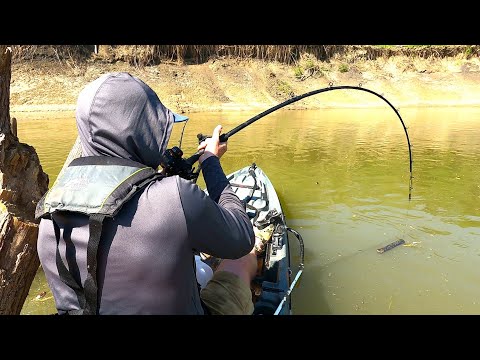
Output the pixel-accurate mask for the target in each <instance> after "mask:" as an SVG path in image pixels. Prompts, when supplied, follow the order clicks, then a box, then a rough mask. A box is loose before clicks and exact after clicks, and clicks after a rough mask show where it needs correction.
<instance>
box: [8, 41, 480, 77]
mask: <svg viewBox="0 0 480 360" xmlns="http://www.w3.org/2000/svg"><path fill="white" fill-rule="evenodd" d="M12 50H13V60H14V61H19V60H20V61H22V60H34V59H48V58H51V59H56V60H58V61H62V60H70V61H75V62H82V61H92V60H93V61H105V62H116V61H124V62H127V63H129V64H130V65H135V66H148V65H157V64H159V63H162V62H177V63H179V64H200V63H204V62H207V61H208V60H210V59H212V58H222V57H230V58H241V59H260V60H268V61H278V62H281V63H284V64H296V63H297V62H298V61H299V60H300V59H301V58H302V56H303V55H304V54H309V55H310V56H312V57H313V58H315V59H316V60H319V61H329V60H330V59H332V58H339V57H346V58H348V59H350V60H374V59H377V58H379V57H391V56H401V55H404V56H413V57H420V58H431V57H438V58H443V57H449V56H458V55H462V56H464V57H465V58H470V57H472V56H478V55H479V54H480V46H479V45H15V46H13V48H12ZM344 69H346V68H345V67H344ZM317 70H318V69H317ZM341 71H342V70H341ZM299 76H301V74H299Z"/></svg>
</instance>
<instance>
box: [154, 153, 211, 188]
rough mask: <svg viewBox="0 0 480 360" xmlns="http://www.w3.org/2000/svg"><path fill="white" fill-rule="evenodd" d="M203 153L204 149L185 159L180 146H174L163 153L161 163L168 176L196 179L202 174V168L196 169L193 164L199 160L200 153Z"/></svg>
mask: <svg viewBox="0 0 480 360" xmlns="http://www.w3.org/2000/svg"><path fill="white" fill-rule="evenodd" d="M202 154H203V150H201V151H198V152H196V153H195V154H193V155H192V156H190V157H189V158H187V159H184V158H183V157H182V156H183V151H182V150H181V149H180V148H179V147H178V146H174V147H172V148H171V149H167V150H165V152H164V153H163V155H162V160H161V161H160V165H161V166H162V168H164V169H165V175H166V176H173V175H178V176H180V177H181V178H184V179H187V180H194V181H196V180H197V178H198V175H199V174H200V168H199V169H198V170H197V171H195V168H194V167H193V164H195V163H196V162H197V161H198V159H199V158H200V155H202Z"/></svg>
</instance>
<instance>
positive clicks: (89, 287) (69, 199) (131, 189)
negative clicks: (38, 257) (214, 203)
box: [35, 156, 164, 315]
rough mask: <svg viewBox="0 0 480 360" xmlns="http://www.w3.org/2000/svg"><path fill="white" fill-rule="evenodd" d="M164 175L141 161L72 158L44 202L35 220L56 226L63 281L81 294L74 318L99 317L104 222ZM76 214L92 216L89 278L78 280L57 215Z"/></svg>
mask: <svg viewBox="0 0 480 360" xmlns="http://www.w3.org/2000/svg"><path fill="white" fill-rule="evenodd" d="M163 177H164V175H162V174H160V173H159V172H157V171H156V170H155V169H153V168H151V167H148V166H145V165H143V164H140V163H138V162H135V161H132V160H127V159H120V158H114V157H107V156H88V157H80V158H77V159H75V160H73V161H72V162H71V163H70V165H69V166H68V167H67V168H66V169H65V171H64V172H63V174H61V175H60V177H59V178H57V180H56V181H55V184H54V185H53V186H52V188H51V189H50V190H49V191H48V192H47V193H46V194H45V195H44V196H43V197H42V198H41V199H40V201H39V202H38V204H37V208H36V211H35V218H37V219H40V218H47V219H51V220H52V222H53V226H54V230H55V238H56V242H57V245H56V259H55V261H56V265H57V269H58V273H59V275H60V278H61V280H62V281H63V282H64V283H65V284H66V285H67V286H69V287H70V288H71V289H72V290H73V291H74V292H75V294H76V295H77V298H78V302H79V304H80V309H79V310H72V311H69V312H68V314H69V315H82V314H83V315H95V314H98V311H99V306H98V303H99V302H98V300H99V299H98V287H97V251H98V245H99V243H100V237H101V234H102V226H103V220H104V219H105V218H112V217H114V216H115V215H116V214H117V213H118V212H119V211H120V209H121V208H122V206H123V205H124V204H125V203H126V202H127V201H129V200H130V199H131V198H132V197H133V196H134V195H135V194H136V193H138V192H139V191H141V190H143V189H144V188H145V187H146V186H147V185H148V184H150V183H151V182H153V181H156V180H160V179H162V178H163ZM57 212H74V213H80V214H84V215H87V216H88V217H89V231H90V235H89V239H88V244H87V271H88V273H87V278H86V280H85V282H84V283H83V284H81V283H79V282H77V280H75V278H74V277H73V275H72V273H71V272H70V271H69V270H68V269H67V267H66V266H65V264H64V263H63V260H62V258H61V256H60V251H59V247H58V246H59V242H60V228H59V226H58V224H57V223H56V222H55V219H54V217H53V216H52V215H53V214H55V213H57Z"/></svg>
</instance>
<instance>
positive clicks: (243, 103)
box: [10, 54, 480, 114]
mask: <svg viewBox="0 0 480 360" xmlns="http://www.w3.org/2000/svg"><path fill="white" fill-rule="evenodd" d="M347 58H348V54H347V55H346V57H343V58H338V59H334V60H330V61H328V62H321V61H316V62H312V61H313V60H311V59H310V60H308V61H310V63H309V64H311V63H313V64H314V66H315V67H314V68H315V69H316V70H315V72H312V73H311V75H310V76H308V77H302V78H299V76H298V69H299V67H301V66H302V64H301V63H299V64H296V65H286V64H282V63H278V62H274V61H264V60H253V59H238V58H223V59H213V60H209V61H207V62H205V63H202V64H197V65H178V64H171V63H162V64H158V65H153V66H145V67H135V66H132V65H129V64H128V63H125V62H121V61H119V62H115V63H105V62H88V63H78V64H73V65H72V64H70V63H61V62H58V61H49V60H35V61H26V62H18V63H13V64H12V78H11V87H10V111H11V112H13V113H18V114H22V113H23V114H25V113H33V112H68V111H75V109H76V102H77V98H78V94H79V93H80V91H81V90H82V89H83V87H84V86H85V85H86V84H88V83H89V82H90V81H93V80H94V79H96V78H98V77H99V76H101V75H102V74H104V73H107V72H117V71H126V72H129V73H131V74H132V75H134V76H137V77H139V78H140V79H141V80H143V81H144V82H145V83H147V84H148V85H149V86H150V87H151V88H152V89H153V90H154V91H155V92H156V93H157V94H158V96H159V98H160V100H161V101H162V103H163V104H164V105H165V106H166V107H168V108H169V109H171V110H173V111H175V112H178V113H198V112H227V111H250V112H251V111H265V110H267V109H269V108H271V107H274V106H276V105H278V104H280V103H282V102H284V101H286V100H288V99H291V98H292V97H294V96H299V95H301V94H305V93H308V92H310V91H314V90H317V89H322V88H327V87H329V86H330V85H331V84H333V85H334V86H341V85H355V86H358V85H359V84H361V87H363V88H365V89H369V90H372V91H375V92H377V93H378V94H381V95H382V96H383V97H385V98H386V99H387V100H388V101H389V102H390V103H391V104H392V105H393V106H394V107H396V108H415V107H421V108H424V107H478V106H480V59H479V58H477V57H472V58H468V59H467V58H462V57H461V56H457V57H450V58H436V59H424V58H414V57H405V56H392V57H389V58H378V59H375V60H362V61H359V60H354V61H351V62H350V63H348V62H347V60H346V59H347ZM309 66H310V65H309ZM304 67H305V66H304ZM384 106H388V105H387V104H385V103H384V101H383V100H381V99H379V98H378V97H376V96H374V95H373V94H369V93H367V92H361V91H352V90H338V91H332V92H323V93H321V94H317V95H314V96H310V97H307V98H304V99H302V100H299V101H298V102H295V103H293V104H290V105H287V106H286V107H285V108H284V109H288V110H322V109H335V108H338V109H365V108H381V107H384Z"/></svg>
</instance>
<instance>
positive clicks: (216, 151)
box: [197, 125, 227, 164]
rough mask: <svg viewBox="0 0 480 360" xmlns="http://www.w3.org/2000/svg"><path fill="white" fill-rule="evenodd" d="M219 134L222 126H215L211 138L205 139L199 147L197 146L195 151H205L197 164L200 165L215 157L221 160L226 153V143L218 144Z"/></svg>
mask: <svg viewBox="0 0 480 360" xmlns="http://www.w3.org/2000/svg"><path fill="white" fill-rule="evenodd" d="M221 132H222V125H217V127H216V128H215V129H214V130H213V134H212V137H211V138H207V139H205V140H204V141H202V143H201V144H200V145H198V148H197V150H201V149H204V150H205V152H204V153H203V154H202V155H201V156H200V158H199V159H198V162H199V163H200V164H201V163H202V162H203V161H205V160H206V159H208V158H209V157H210V156H216V157H218V158H221V157H222V155H223V154H225V153H226V152H227V143H226V142H223V143H221V142H220V133H221Z"/></svg>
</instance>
